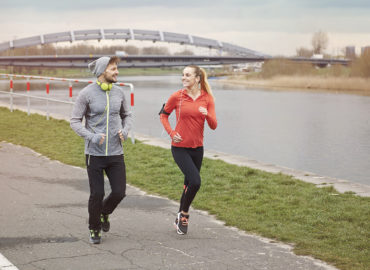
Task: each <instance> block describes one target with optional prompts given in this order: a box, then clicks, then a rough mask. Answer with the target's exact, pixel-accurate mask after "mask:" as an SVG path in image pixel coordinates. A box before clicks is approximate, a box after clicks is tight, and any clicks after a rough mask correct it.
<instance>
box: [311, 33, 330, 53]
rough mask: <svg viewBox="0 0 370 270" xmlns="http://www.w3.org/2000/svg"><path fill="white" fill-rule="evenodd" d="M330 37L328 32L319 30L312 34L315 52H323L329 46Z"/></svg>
mask: <svg viewBox="0 0 370 270" xmlns="http://www.w3.org/2000/svg"><path fill="white" fill-rule="evenodd" d="M328 42H329V38H328V35H327V33H325V32H323V31H318V32H316V33H314V34H313V36H312V41H311V43H312V48H313V52H314V53H315V54H322V53H323V52H324V51H325V49H326V48H327V47H328Z"/></svg>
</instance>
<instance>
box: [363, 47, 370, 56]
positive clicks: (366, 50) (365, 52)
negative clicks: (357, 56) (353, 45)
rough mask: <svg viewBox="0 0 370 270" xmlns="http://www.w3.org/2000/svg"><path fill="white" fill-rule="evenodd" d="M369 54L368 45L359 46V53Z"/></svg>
mask: <svg viewBox="0 0 370 270" xmlns="http://www.w3.org/2000/svg"><path fill="white" fill-rule="evenodd" d="M364 54H370V46H365V47H362V48H361V55H364Z"/></svg>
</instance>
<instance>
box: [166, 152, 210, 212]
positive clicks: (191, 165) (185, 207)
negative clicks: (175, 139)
mask: <svg viewBox="0 0 370 270" xmlns="http://www.w3.org/2000/svg"><path fill="white" fill-rule="evenodd" d="M171 151H172V156H173V158H174V160H175V162H176V164H177V166H179V168H180V170H181V171H182V173H183V174H184V176H185V179H184V191H183V193H182V196H181V199H180V211H184V212H188V211H189V207H190V204H191V203H192V201H193V200H194V198H195V195H196V194H197V192H198V190H199V188H200V184H201V179H200V168H201V166H202V161H203V153H204V150H203V146H201V147H197V148H184V147H175V146H172V147H171Z"/></svg>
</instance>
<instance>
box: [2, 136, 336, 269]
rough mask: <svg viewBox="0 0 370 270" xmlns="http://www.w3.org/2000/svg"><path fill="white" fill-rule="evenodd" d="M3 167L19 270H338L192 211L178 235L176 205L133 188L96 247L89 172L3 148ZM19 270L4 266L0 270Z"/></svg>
mask: <svg viewBox="0 0 370 270" xmlns="http://www.w3.org/2000/svg"><path fill="white" fill-rule="evenodd" d="M0 162H1V169H0V205H1V212H0V253H1V254H2V255H3V256H5V257H6V258H7V259H8V260H9V261H10V262H11V263H12V264H14V265H15V267H16V268H18V269H20V270H26V269H29V270H35V269H53V270H58V269H63V270H65V269H90V270H94V269H104V270H110V269H111V270H113V269H150V270H153V269H258V270H259V269H269V270H270V269H284V270H287V269H292V270H293V269H294V270H297V269H310V270H311V269H335V268H334V267H332V266H329V265H327V264H325V263H323V262H321V261H319V260H314V259H312V258H310V257H304V256H296V255H295V254H293V252H292V251H291V247H290V246H288V245H284V244H281V243H277V242H275V241H273V240H269V239H266V238H262V237H258V236H254V235H248V234H246V233H244V232H241V231H239V230H237V229H235V228H230V227H227V226H225V225H224V224H223V223H222V222H220V221H217V220H216V219H215V218H214V217H212V216H210V215H208V214H207V213H205V212H201V211H197V210H194V209H191V218H190V225H189V233H188V234H187V235H185V236H182V235H178V234H177V233H176V231H175V229H174V227H173V222H174V219H175V214H176V212H177V209H178V203H177V202H173V201H171V200H168V199H165V198H160V197H156V196H150V195H147V194H145V193H144V192H143V191H141V190H139V189H137V188H134V187H131V186H128V189H127V197H126V198H125V199H124V200H123V202H122V203H121V204H120V206H119V207H118V208H117V209H116V211H115V212H114V213H113V215H112V216H111V218H110V220H111V230H110V232H108V233H104V234H103V237H102V243H101V244H100V245H93V244H90V243H89V241H88V228H87V226H88V224H87V216H88V213H87V200H88V196H89V190H88V181H87V175H86V171H85V169H82V168H77V167H73V166H69V165H65V164H62V163H60V162H58V161H52V160H49V159H48V158H46V157H44V156H41V155H40V154H38V153H36V152H34V151H32V150H30V149H28V148H25V147H21V146H16V145H12V144H9V143H5V142H1V143H0ZM106 182H107V181H106ZM200 192H201V191H200ZM108 193H109V185H106V194H108ZM1 254H0V258H1V257H2V256H1ZM16 268H9V267H5V266H4V267H2V266H1V262H0V269H1V270H3V269H16Z"/></svg>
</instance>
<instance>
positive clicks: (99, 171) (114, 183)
mask: <svg viewBox="0 0 370 270" xmlns="http://www.w3.org/2000/svg"><path fill="white" fill-rule="evenodd" d="M86 166H87V174H88V176H89V184H90V198H89V229H90V230H98V229H100V226H101V225H100V214H105V215H109V214H111V213H112V212H113V210H114V209H115V208H116V207H117V205H118V204H119V203H120V202H121V201H122V199H123V198H124V197H125V196H126V167H125V161H124V157H123V155H118V156H89V155H86ZM104 171H105V173H106V174H107V176H108V179H109V183H110V187H111V190H112V192H111V193H110V194H109V195H108V196H107V197H106V198H105V199H104V173H103V172H104ZM103 199H104V200H103Z"/></svg>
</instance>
